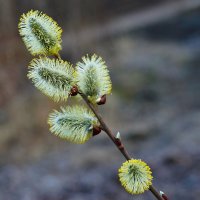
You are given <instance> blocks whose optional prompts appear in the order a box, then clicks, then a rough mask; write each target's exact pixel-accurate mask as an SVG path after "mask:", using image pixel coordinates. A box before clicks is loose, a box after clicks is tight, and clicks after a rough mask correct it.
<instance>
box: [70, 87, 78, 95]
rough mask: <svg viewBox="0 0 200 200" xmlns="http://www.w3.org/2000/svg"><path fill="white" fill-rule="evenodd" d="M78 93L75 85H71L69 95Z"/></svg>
mask: <svg viewBox="0 0 200 200" xmlns="http://www.w3.org/2000/svg"><path fill="white" fill-rule="evenodd" d="M77 94H78V87H77V86H73V87H72V89H71V92H70V95H71V96H76V95H77Z"/></svg>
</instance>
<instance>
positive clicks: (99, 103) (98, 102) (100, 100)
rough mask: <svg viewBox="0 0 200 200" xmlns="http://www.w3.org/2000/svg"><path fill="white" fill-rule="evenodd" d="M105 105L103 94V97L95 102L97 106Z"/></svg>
mask: <svg viewBox="0 0 200 200" xmlns="http://www.w3.org/2000/svg"><path fill="white" fill-rule="evenodd" d="M105 103H106V95H105V94H104V95H103V96H101V97H100V98H99V99H98V100H97V104H98V105H103V104H105Z"/></svg>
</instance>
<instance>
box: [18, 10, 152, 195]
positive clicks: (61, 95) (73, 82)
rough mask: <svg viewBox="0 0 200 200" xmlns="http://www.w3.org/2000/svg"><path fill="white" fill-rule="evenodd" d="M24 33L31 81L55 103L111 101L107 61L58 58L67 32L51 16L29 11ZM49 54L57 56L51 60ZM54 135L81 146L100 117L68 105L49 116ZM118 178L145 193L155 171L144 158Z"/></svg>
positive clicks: (127, 186) (93, 132) (132, 190)
mask: <svg viewBox="0 0 200 200" xmlns="http://www.w3.org/2000/svg"><path fill="white" fill-rule="evenodd" d="M19 33H20V35H21V37H22V40H23V41H24V43H25V45H26V47H27V49H28V51H29V52H30V53H31V54H32V55H33V56H38V57H36V58H34V59H33V60H32V61H31V62H30V64H29V66H28V78H29V79H31V80H32V82H33V84H34V85H35V87H36V88H38V89H39V90H40V91H41V92H42V93H44V94H45V95H47V96H49V97H50V98H52V100H54V101H55V102H58V101H67V99H68V98H69V97H72V96H81V94H84V95H85V96H86V97H87V99H88V101H89V102H90V103H91V104H93V105H95V106H96V105H101V104H104V103H105V102H106V95H107V94H110V93H111V89H112V83H111V79H110V76H109V71H108V68H107V66H106V64H105V61H104V60H103V59H102V58H101V57H100V56H97V55H95V54H94V55H92V56H89V55H86V56H84V57H82V60H81V61H79V62H77V64H76V65H74V66H73V65H72V64H70V63H69V62H67V61H63V60H62V59H61V58H60V56H59V51H60V50H61V42H62V40H61V34H62V29H61V28H60V27H59V26H58V24H57V23H56V22H55V21H54V20H53V19H52V18H51V17H49V16H47V15H46V14H43V13H42V12H39V11H33V10H31V11H29V12H28V13H26V14H23V15H22V16H21V18H20V22H19ZM48 56H54V57H55V58H50V57H48ZM48 124H49V125H50V131H51V132H52V133H53V134H55V135H56V136H58V137H60V138H62V139H65V140H67V141H69V142H73V143H77V144H82V143H85V142H86V141H87V140H89V139H90V138H91V137H92V136H94V135H96V134H98V133H99V132H100V131H101V126H100V123H99V120H98V119H97V117H96V116H95V114H94V113H93V112H92V111H91V110H90V109H88V108H86V107H84V106H78V105H77V106H72V107H70V106H65V107H61V108H60V111H57V110H54V111H53V112H52V113H50V115H49V118H48ZM119 180H120V182H121V184H122V186H123V187H124V188H125V189H126V191H128V192H129V193H131V194H140V193H143V192H144V191H145V190H148V189H149V187H150V185H151V184H152V176H151V170H150V168H149V167H148V166H147V164H146V163H144V162H143V161H141V160H136V159H131V160H128V161H126V162H125V163H123V165H122V166H121V168H120V169H119Z"/></svg>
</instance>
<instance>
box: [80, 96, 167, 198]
mask: <svg viewBox="0 0 200 200" xmlns="http://www.w3.org/2000/svg"><path fill="white" fill-rule="evenodd" d="M79 94H80V95H81V97H82V98H83V100H84V101H85V103H86V104H87V105H88V107H89V108H90V109H91V110H92V112H93V113H94V114H95V116H96V117H97V119H98V120H99V123H100V125H101V128H102V130H103V131H104V132H105V133H106V134H107V135H108V136H109V138H110V139H111V140H112V141H113V143H114V144H115V146H116V147H117V148H118V149H119V151H120V152H121V153H122V154H123V156H124V157H125V158H126V160H131V156H130V155H129V154H128V152H127V150H126V149H125V147H124V145H123V144H122V141H121V140H118V139H116V138H115V136H114V134H113V133H112V131H111V130H110V129H109V127H108V126H107V125H106V123H105V122H104V120H103V118H102V117H101V115H100V114H99V113H98V112H97V111H96V109H95V108H94V106H93V105H92V104H91V103H90V101H89V100H88V98H87V96H86V95H85V94H83V93H81V92H79ZM149 190H150V191H151V192H152V194H153V195H154V196H155V197H156V198H157V199H158V200H164V199H163V198H162V196H161V195H160V194H159V192H158V191H157V190H156V188H155V187H153V186H150V187H149Z"/></svg>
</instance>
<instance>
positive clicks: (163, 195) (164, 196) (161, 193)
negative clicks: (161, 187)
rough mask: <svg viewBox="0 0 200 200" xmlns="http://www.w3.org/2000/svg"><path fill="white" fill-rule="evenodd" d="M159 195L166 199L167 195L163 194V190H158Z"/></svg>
mask: <svg viewBox="0 0 200 200" xmlns="http://www.w3.org/2000/svg"><path fill="white" fill-rule="evenodd" d="M160 196H161V197H162V198H163V199H164V200H168V197H167V196H166V195H165V193H164V192H162V191H160Z"/></svg>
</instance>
